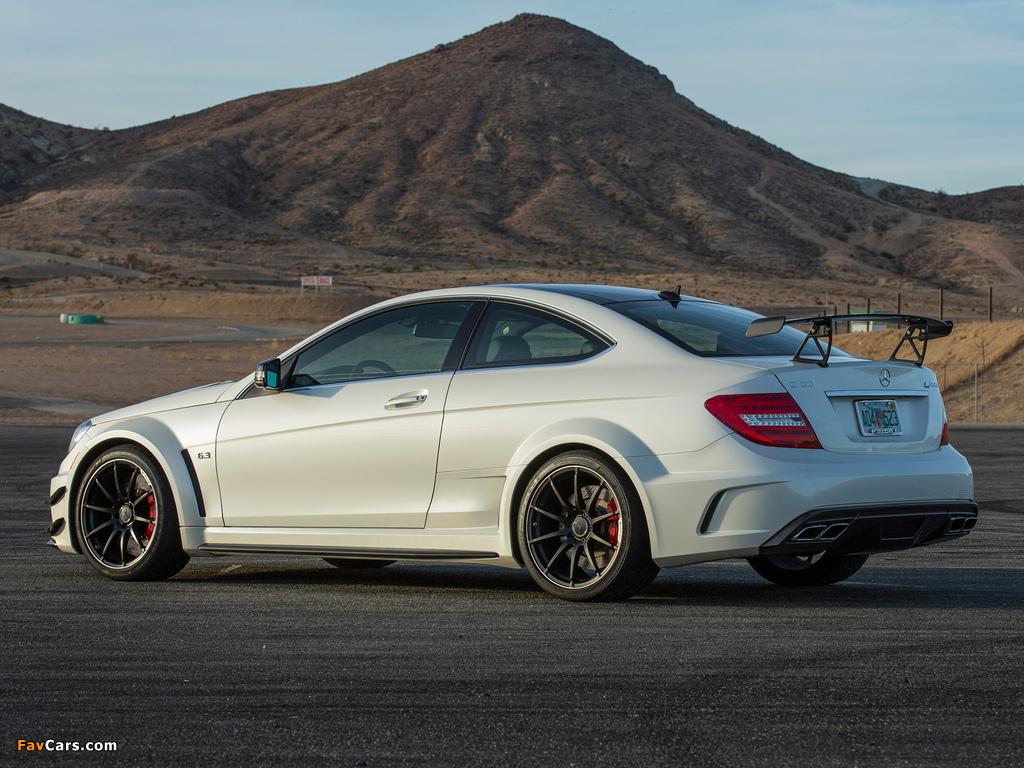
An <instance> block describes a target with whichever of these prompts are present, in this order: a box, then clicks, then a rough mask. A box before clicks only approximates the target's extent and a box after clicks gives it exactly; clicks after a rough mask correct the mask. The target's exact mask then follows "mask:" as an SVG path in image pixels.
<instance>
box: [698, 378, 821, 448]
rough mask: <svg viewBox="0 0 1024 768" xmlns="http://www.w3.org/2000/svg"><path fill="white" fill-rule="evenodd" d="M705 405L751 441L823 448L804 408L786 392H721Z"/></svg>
mask: <svg viewBox="0 0 1024 768" xmlns="http://www.w3.org/2000/svg"><path fill="white" fill-rule="evenodd" d="M704 407H705V408H707V409H708V410H709V411H710V412H711V415H712V416H714V417H715V418H716V419H718V420H719V421H720V422H722V423H723V424H725V426H727V427H728V428H729V429H731V430H733V431H734V432H736V434H738V435H740V436H741V437H744V438H746V439H747V440H750V441H751V442H752V443H758V444H759V445H772V446H776V447H782V448H821V444H820V443H819V442H818V437H817V435H815V434H814V430H813V429H811V425H810V424H809V423H808V422H807V417H806V416H804V412H803V411H801V410H800V406H798V405H797V404H796V401H795V400H794V399H793V398H792V397H790V395H789V394H787V393H785V392H782V393H779V394H761V395H719V396H718V397H712V398H711V399H710V400H708V401H707V402H706V403H704Z"/></svg>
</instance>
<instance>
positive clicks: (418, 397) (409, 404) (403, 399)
mask: <svg viewBox="0 0 1024 768" xmlns="http://www.w3.org/2000/svg"><path fill="white" fill-rule="evenodd" d="M429 394H430V392H428V391H427V390H425V389H419V390H416V391H415V392H404V393H402V394H401V395H396V396H395V397H392V398H391V399H390V400H388V401H387V402H386V403H385V404H384V408H385V409H386V410H389V411H400V410H404V409H406V408H415V407H416V406H417V405H423V403H425V402H426V400H427V395H429Z"/></svg>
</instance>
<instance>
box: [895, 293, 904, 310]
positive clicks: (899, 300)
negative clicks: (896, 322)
mask: <svg viewBox="0 0 1024 768" xmlns="http://www.w3.org/2000/svg"><path fill="white" fill-rule="evenodd" d="M896 314H897V315H902V314H903V294H902V293H897V294H896Z"/></svg>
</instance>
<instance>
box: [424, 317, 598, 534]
mask: <svg viewBox="0 0 1024 768" xmlns="http://www.w3.org/2000/svg"><path fill="white" fill-rule="evenodd" d="M610 345H611V341H610V340H609V339H607V338H604V337H602V336H600V335H599V334H597V333H596V332H595V331H593V330H592V329H588V328H585V327H583V326H582V325H580V324H578V323H577V322H575V321H573V320H571V319H569V318H565V317H562V316H560V315H557V314H554V313H552V312H549V311H546V310H544V309H540V308H537V307H530V306H523V305H519V304H514V303H510V302H502V301H492V302H491V303H490V304H489V305H488V307H487V310H486V311H485V312H484V313H483V316H482V317H481V319H480V321H479V323H478V325H477V328H476V331H475V333H474V336H473V339H472V341H471V342H470V344H469V347H468V349H467V352H466V357H465V361H464V364H463V368H462V370H460V371H459V372H458V373H457V374H455V378H454V381H453V382H452V385H451V387H450V389H449V394H448V398H447V401H446V404H445V417H444V434H443V436H442V438H441V446H440V452H439V455H438V466H437V470H438V474H437V484H436V488H435V491H434V502H433V504H432V506H431V508H430V521H429V523H428V526H429V527H431V528H434V527H438V528H445V527H464V528H474V527H487V526H495V525H497V524H498V520H497V513H496V510H497V509H498V508H499V500H500V498H501V494H502V490H503V488H504V485H505V480H506V473H507V470H508V466H509V462H510V461H511V459H512V457H513V455H514V454H515V452H516V450H517V449H518V448H519V446H521V445H522V443H523V441H524V440H525V439H526V438H527V437H528V436H529V435H531V434H533V433H535V432H536V431H537V430H539V429H541V428H543V427H544V426H546V425H548V424H551V423H552V422H555V421H559V420H564V419H567V418H571V417H573V416H576V415H587V414H592V413H594V411H595V409H597V408H599V407H600V406H595V405H594V404H593V402H592V401H593V400H597V401H598V402H600V401H602V399H604V398H607V394H608V385H607V384H605V383H604V382H602V381H601V380H600V379H597V378H595V377H594V375H593V373H592V372H591V370H590V369H588V367H587V361H588V360H589V359H590V358H592V357H595V356H596V355H598V354H600V353H601V352H603V351H604V350H606V349H608V347H609V346H610Z"/></svg>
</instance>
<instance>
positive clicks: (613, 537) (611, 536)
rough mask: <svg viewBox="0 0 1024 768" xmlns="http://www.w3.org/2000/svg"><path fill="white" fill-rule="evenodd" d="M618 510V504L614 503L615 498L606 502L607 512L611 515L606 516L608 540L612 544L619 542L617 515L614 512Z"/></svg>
mask: <svg viewBox="0 0 1024 768" xmlns="http://www.w3.org/2000/svg"><path fill="white" fill-rule="evenodd" d="M618 511H619V508H618V506H616V504H615V499H612V500H611V501H609V502H608V514H610V515H612V517H609V518H608V541H609V542H611V544H612V546H615V545H617V544H618V543H619V516H618V515H616V514H615V513H616V512H618Z"/></svg>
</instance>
